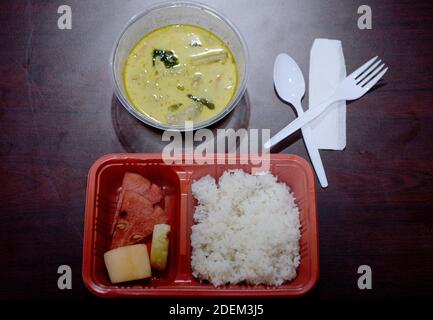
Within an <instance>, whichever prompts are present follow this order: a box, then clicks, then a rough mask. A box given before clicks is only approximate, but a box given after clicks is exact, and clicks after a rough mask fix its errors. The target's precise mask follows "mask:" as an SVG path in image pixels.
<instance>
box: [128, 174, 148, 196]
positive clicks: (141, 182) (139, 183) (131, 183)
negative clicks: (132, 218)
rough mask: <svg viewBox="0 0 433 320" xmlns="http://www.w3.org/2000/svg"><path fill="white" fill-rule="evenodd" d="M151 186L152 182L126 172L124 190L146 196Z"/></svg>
mask: <svg viewBox="0 0 433 320" xmlns="http://www.w3.org/2000/svg"><path fill="white" fill-rule="evenodd" d="M150 186H151V183H150V181H149V180H147V179H146V178H145V177H143V176H141V175H139V174H137V173H132V172H126V173H125V175H124V176H123V181H122V189H123V190H128V191H135V192H137V193H138V194H141V195H144V194H145V193H146V192H147V190H149V188H150Z"/></svg>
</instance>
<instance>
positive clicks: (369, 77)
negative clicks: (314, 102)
mask: <svg viewBox="0 0 433 320" xmlns="http://www.w3.org/2000/svg"><path fill="white" fill-rule="evenodd" d="M376 60H377V57H374V58H373V59H371V60H369V61H367V62H366V63H365V64H363V65H362V66H361V67H359V68H358V69H356V70H355V71H354V72H352V73H351V74H350V75H348V76H347V77H346V78H345V79H343V80H342V81H341V82H340V84H339V85H338V87H337V89H336V90H335V92H334V94H332V95H331V96H330V97H329V98H328V99H326V100H325V101H324V102H322V103H321V104H320V105H318V106H317V107H315V108H310V109H308V111H306V112H304V114H303V115H301V116H299V117H298V118H296V119H295V120H293V121H292V122H291V123H290V124H289V125H287V126H286V127H284V128H283V129H282V130H280V131H279V132H278V133H277V134H276V135H274V136H273V137H272V138H271V139H269V140H268V141H267V142H266V143H265V144H264V147H265V148H267V149H270V148H271V147H272V146H274V145H275V144H277V143H278V142H280V141H281V140H283V139H284V138H286V137H288V136H290V135H291V134H292V133H293V132H295V131H296V130H298V129H300V128H302V127H303V126H304V125H306V124H307V123H308V122H310V121H311V120H313V119H315V118H317V117H318V116H319V115H320V114H321V113H322V112H323V111H325V110H326V108H327V107H328V106H330V105H332V104H333V103H334V102H337V101H340V100H356V99H359V98H361V97H362V96H363V95H364V94H366V93H367V92H368V91H369V90H370V89H371V88H372V87H373V86H374V85H375V84H376V83H377V82H378V81H379V80H380V79H381V78H382V77H383V75H384V74H385V73H386V72H387V71H388V68H384V67H385V64H383V63H382V64H381V65H380V66H379V64H380V62H381V60H378V61H376Z"/></svg>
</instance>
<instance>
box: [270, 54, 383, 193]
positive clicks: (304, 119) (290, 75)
mask: <svg viewBox="0 0 433 320" xmlns="http://www.w3.org/2000/svg"><path fill="white" fill-rule="evenodd" d="M387 70H388V68H387V67H385V64H383V63H382V64H381V60H378V58H377V57H374V58H372V59H371V60H369V61H368V62H366V63H365V64H363V65H362V66H361V67H359V68H358V69H356V70H355V71H354V72H353V73H351V74H350V75H348V76H347V77H346V78H344V79H343V80H342V81H341V82H340V83H339V84H338V85H337V87H336V90H335V91H334V92H333V93H332V92H330V93H331V94H330V96H329V98H327V99H325V101H323V102H322V103H321V104H320V105H318V106H316V107H314V108H309V109H308V111H306V112H304V110H303V108H302V105H301V100H302V98H303V96H304V94H305V81H304V77H303V75H302V72H301V70H300V68H299V67H298V65H297V64H296V62H295V61H294V60H293V59H292V58H291V57H289V56H288V55H287V54H280V55H278V56H277V58H276V60H275V64H274V84H275V89H276V91H277V93H278V95H279V96H280V98H281V99H283V100H285V101H286V102H288V103H290V104H291V105H292V106H293V107H294V108H295V110H296V112H297V115H298V117H297V118H296V119H295V120H294V121H292V122H291V123H290V124H289V125H287V126H286V127H284V128H283V129H282V130H280V131H279V132H278V133H277V134H276V135H274V136H273V137H272V138H271V139H270V140H269V141H267V142H266V143H265V144H264V147H265V148H267V149H270V148H271V147H272V146H274V145H275V144H277V143H279V142H280V141H282V140H283V139H285V138H286V137H288V136H290V135H291V134H292V133H294V132H295V131H297V130H298V129H301V131H302V135H303V137H304V141H305V145H306V148H307V150H308V154H309V156H310V159H311V163H312V164H313V167H314V170H315V171H316V174H317V177H318V180H319V182H320V185H321V186H322V187H323V188H326V187H327V186H328V180H327V178H326V173H325V170H324V167H323V163H322V160H321V158H320V153H319V150H318V148H317V147H316V144H315V141H314V135H313V132H312V130H311V121H312V120H314V119H316V118H318V117H319V116H320V115H322V114H323V113H324V112H325V111H326V110H327V109H328V108H329V107H330V106H332V105H333V104H334V103H335V102H337V101H344V100H346V101H349V100H356V99H359V98H361V97H362V96H363V95H364V94H366V93H367V92H368V91H369V90H370V89H371V88H372V87H373V86H374V85H375V84H376V83H377V82H378V81H379V80H380V79H381V78H382V77H383V75H384V74H385V73H386V72H387Z"/></svg>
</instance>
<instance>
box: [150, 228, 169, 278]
mask: <svg viewBox="0 0 433 320" xmlns="http://www.w3.org/2000/svg"><path fill="white" fill-rule="evenodd" d="M169 233H170V226H169V225H168V224H155V226H154V227H153V235H152V248H151V249H150V264H151V266H152V268H154V269H156V270H160V271H162V270H164V269H165V266H166V265H167V256H168V242H169V240H168V234H169Z"/></svg>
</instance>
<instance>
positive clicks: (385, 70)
mask: <svg viewBox="0 0 433 320" xmlns="http://www.w3.org/2000/svg"><path fill="white" fill-rule="evenodd" d="M387 71H388V68H385V69H383V70H382V72H380V73H379V74H378V75H377V76H375V77H374V78H373V79H371V80H370V81H369V82H368V83H367V84H366V85H365V86H364V87H363V88H364V90H365V91H366V92H367V91H368V90H370V89H371V88H372V87H373V86H374V85H375V84H376V83H377V82H378V81H379V80H380V78H382V77H383V75H384V74H385V73H386V72H387Z"/></svg>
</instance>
